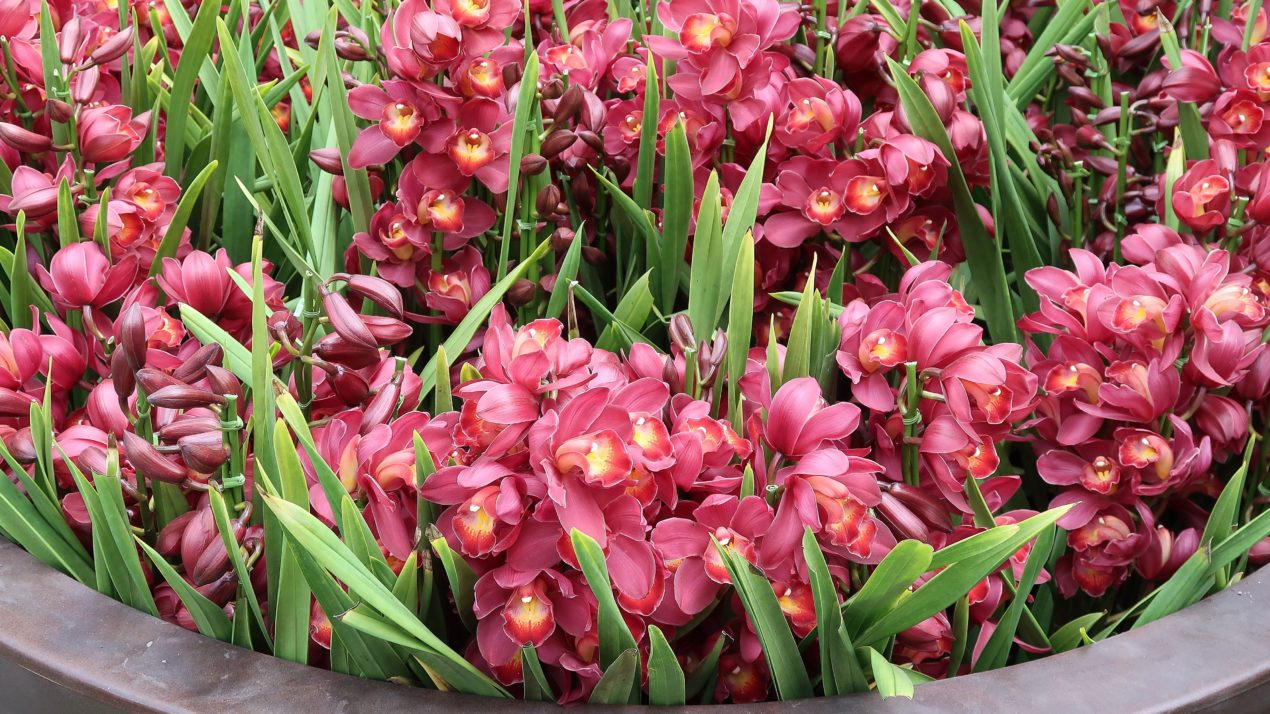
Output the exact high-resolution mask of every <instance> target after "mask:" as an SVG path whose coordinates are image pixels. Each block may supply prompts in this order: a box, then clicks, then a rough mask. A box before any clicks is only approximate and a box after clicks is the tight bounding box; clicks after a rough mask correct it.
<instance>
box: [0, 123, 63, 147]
mask: <svg viewBox="0 0 1270 714" xmlns="http://www.w3.org/2000/svg"><path fill="white" fill-rule="evenodd" d="M0 141H3V142H4V143H6V144H8V145H9V146H10V147H12V148H13V149H14V150H16V151H18V152H21V153H24V154H40V153H43V152H45V151H48V150H49V149H51V148H53V140H52V139H50V138H49V137H47V136H44V135H43V134H36V133H35V132H33V131H27V130H26V129H23V128H22V127H20V126H18V125H17V124H10V123H8V122H0Z"/></svg>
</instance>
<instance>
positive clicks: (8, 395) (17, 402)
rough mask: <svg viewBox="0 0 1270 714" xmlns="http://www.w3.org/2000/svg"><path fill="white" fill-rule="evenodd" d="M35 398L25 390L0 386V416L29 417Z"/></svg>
mask: <svg viewBox="0 0 1270 714" xmlns="http://www.w3.org/2000/svg"><path fill="white" fill-rule="evenodd" d="M35 403H36V401H35V398H34V397H32V396H30V395H29V394H26V393H24V392H15V391H13V390H12V389H8V388H5V387H0V416H16V417H29V416H30V415H31V405H32V404H35Z"/></svg>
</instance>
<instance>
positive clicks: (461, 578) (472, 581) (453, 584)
mask: <svg viewBox="0 0 1270 714" xmlns="http://www.w3.org/2000/svg"><path fill="white" fill-rule="evenodd" d="M432 550H433V552H435V553H436V554H437V557H438V558H440V559H441V567H443V568H445V577H446V579H447V580H448V581H449V582H450V595H451V596H452V597H453V598H454V609H455V610H458V612H459V619H460V620H462V621H463V625H464V626H465V627H467V629H468V631H469V632H476V614H475V611H474V606H473V596H474V594H475V592H476V573H474V572H472V568H471V566H469V565H468V564H467V561H466V560H464V559H463V558H462V557H461V556H460V555H459V554H458V553H455V552H454V550H453V549H452V548H450V546H449V544H447V543H446V542H445V538H434V539H433V540H432Z"/></svg>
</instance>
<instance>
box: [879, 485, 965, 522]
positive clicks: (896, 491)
mask: <svg viewBox="0 0 1270 714" xmlns="http://www.w3.org/2000/svg"><path fill="white" fill-rule="evenodd" d="M884 490H886V491H887V492H888V493H889V494H890V495H892V496H894V497H895V500H897V501H899V502H900V503H902V504H904V506H906V507H907V508H908V509H909V510H910V511H912V512H913V513H914V514H916V515H917V517H918V518H920V519H922V522H924V523H925V524H926V525H927V526H929V527H931V528H934V529H935V530H937V531H943V532H944V533H950V532H952V519H951V518H950V517H949V515H948V511H947V510H945V509H944V507H943V506H941V505H940V503H939V501H936V500H935V499H934V498H932V497H931V496H930V495H928V494H927V493H926V492H925V491H923V490H921V489H920V488H918V487H916V486H909V485H908V484H906V483H899V482H896V483H892V484H890V485H889V487H887V488H886V489H884Z"/></svg>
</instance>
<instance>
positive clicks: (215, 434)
mask: <svg viewBox="0 0 1270 714" xmlns="http://www.w3.org/2000/svg"><path fill="white" fill-rule="evenodd" d="M177 446H178V447H180V449H181V460H182V461H184V462H185V465H186V466H188V467H190V468H191V469H193V470H195V471H197V472H199V473H202V474H210V473H213V472H214V471H216V469H218V468H220V467H221V465H222V464H224V463H225V462H226V461H228V460H229V449H226V448H225V439H224V437H222V436H221V433H220V431H205V432H203V433H201V434H192V435H190V436H186V437H182V438H181V440H180V441H178V442H177Z"/></svg>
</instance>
